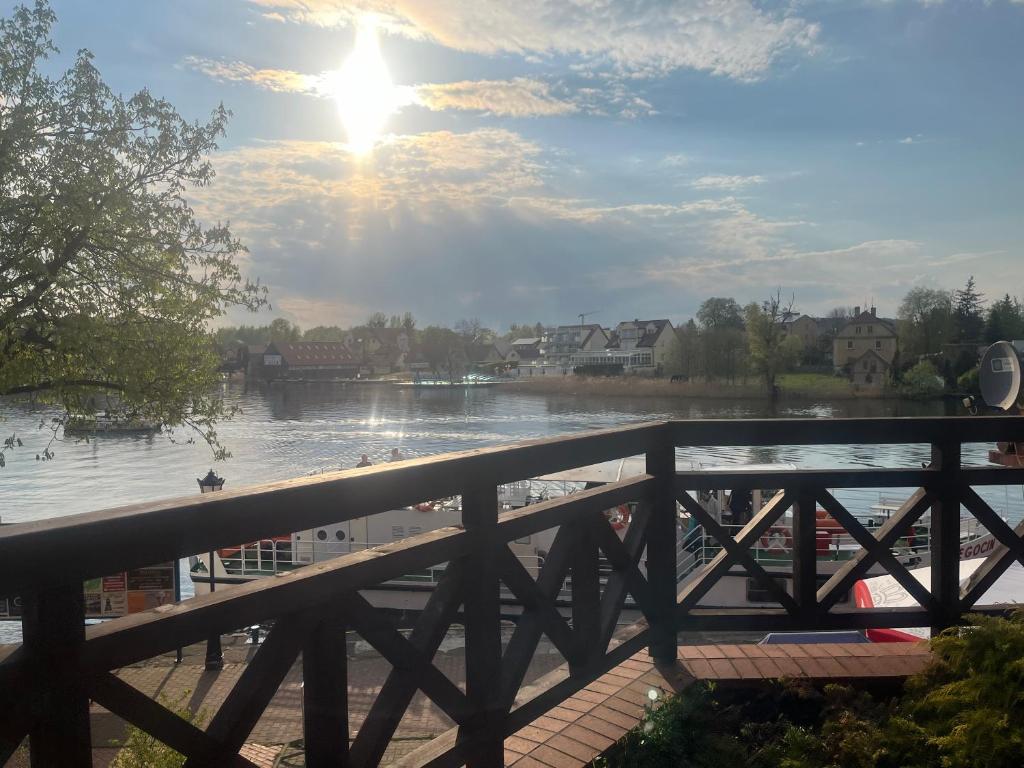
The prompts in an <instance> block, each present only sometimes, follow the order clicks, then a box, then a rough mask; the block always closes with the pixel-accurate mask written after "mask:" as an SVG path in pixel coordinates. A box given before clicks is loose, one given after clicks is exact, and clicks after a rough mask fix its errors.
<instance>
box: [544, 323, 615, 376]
mask: <svg viewBox="0 0 1024 768" xmlns="http://www.w3.org/2000/svg"><path fill="white" fill-rule="evenodd" d="M607 343H608V334H607V333H606V332H605V330H604V329H603V328H602V327H601V326H600V325H597V324H596V323H590V324H586V325H560V326H558V327H557V328H555V331H554V333H553V334H551V336H550V338H549V340H548V345H547V350H546V352H547V353H546V355H545V361H546V362H548V363H551V364H553V365H560V366H569V365H570V358H571V357H572V356H573V355H574V354H576V353H577V352H594V351H597V350H602V349H604V348H605V345H606V344H607Z"/></svg>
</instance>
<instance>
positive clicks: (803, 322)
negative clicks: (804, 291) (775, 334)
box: [781, 315, 821, 349]
mask: <svg viewBox="0 0 1024 768" xmlns="http://www.w3.org/2000/svg"><path fill="white" fill-rule="evenodd" d="M818 323H819V321H818V320H816V319H815V318H813V317H811V316H810V315H800V316H799V317H797V318H795V319H789V320H784V321H783V322H782V323H781V328H782V335H783V337H784V338H786V337H789V336H795V337H796V338H798V339H800V342H801V343H802V344H803V347H804V349H814V348H815V347H817V346H818V338H819V336H820V335H821V330H820V327H819V325H818Z"/></svg>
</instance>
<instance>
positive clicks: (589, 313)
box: [576, 309, 600, 330]
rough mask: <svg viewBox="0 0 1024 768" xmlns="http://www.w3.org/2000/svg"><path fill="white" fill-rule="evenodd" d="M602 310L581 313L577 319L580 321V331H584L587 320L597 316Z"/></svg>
mask: <svg viewBox="0 0 1024 768" xmlns="http://www.w3.org/2000/svg"><path fill="white" fill-rule="evenodd" d="M598 312H600V310H597V309H592V310H590V311H589V312H580V313H579V314H578V315H576V317H578V318H579V319H580V329H581V330H582V329H583V321H584V320H586V319H587V318H588V317H590V315H596V314H598Z"/></svg>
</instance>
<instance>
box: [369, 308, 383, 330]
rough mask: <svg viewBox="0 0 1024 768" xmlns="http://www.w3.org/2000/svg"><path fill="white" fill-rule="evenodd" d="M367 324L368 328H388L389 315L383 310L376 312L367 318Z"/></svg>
mask: <svg viewBox="0 0 1024 768" xmlns="http://www.w3.org/2000/svg"><path fill="white" fill-rule="evenodd" d="M366 326H367V327H368V328H387V327H388V316H387V315H385V314H384V313H383V312H374V313H373V314H372V315H370V316H369V317H368V318H367V319H366Z"/></svg>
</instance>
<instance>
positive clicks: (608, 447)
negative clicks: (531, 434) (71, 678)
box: [0, 422, 667, 595]
mask: <svg viewBox="0 0 1024 768" xmlns="http://www.w3.org/2000/svg"><path fill="white" fill-rule="evenodd" d="M666 429H667V424H666V423H665V422H654V423H645V424H637V425H632V426H627V427H617V428H613V429H604V430H597V431H594V432H587V433H585V434H582V435H576V436H569V437H556V438H549V439H544V440H531V441H527V442H523V443H517V444H514V445H511V446H506V447H497V448H483V449H478V450H472V451H462V452H459V453H447V454H442V455H439V456H429V457H425V458H422V459H413V460H409V461H401V462H394V463H389V464H381V465H377V466H372V467H365V468H362V469H349V470H343V471H339V472H328V473H324V474H323V475H317V476H315V477H300V478H295V479H292V480H283V481H279V482H274V483H266V484H263V485H255V486H250V487H247V488H242V489H238V490H225V491H220V492H219V493H209V494H203V495H199V494H195V495H192V496H186V497H181V498H176V499H168V500H165V501H158V502H146V503H142V504H133V505H130V506H125V507H118V508H115V509H109V510H103V511H99V512H87V513H83V514H78V515H68V516H66V517H59V518H49V519H46V520H40V521H37V522H30V523H17V524H15V525H9V526H3V528H0V595H6V594H18V593H19V592H22V591H26V590H33V589H39V588H42V587H46V586H52V585H56V584H59V583H62V582H63V583H66V582H69V581H82V580H84V579H89V578H96V577H99V576H104V575H107V574H110V573H116V572H118V571H123V570H129V569H132V568H140V567H144V566H147V565H151V564H153V563H159V562H167V561H169V560H173V559H175V558H182V557H188V556H190V555H194V554H196V553H197V552H209V551H211V550H214V549H218V548H220V547H227V546H233V545H237V544H238V542H240V541H255V540H257V539H264V538H271V537H273V536H282V535H287V534H290V533H292V532H294V531H300V530H305V529H308V528H316V527H319V526H323V525H330V524H332V523H339V522H343V521H345V520H351V519H353V518H356V517H363V516H366V515H373V514H378V513H380V512H385V511H387V510H389V509H396V508H400V507H405V506H409V505H411V504H415V503H418V502H422V501H431V500H433V499H440V498H446V497H449V496H455V495H459V494H461V493H462V490H463V486H464V484H465V479H466V478H467V477H475V476H488V477H493V478H495V480H496V482H497V483H499V484H504V483H509V482H513V481H516V480H524V479H527V478H531V477H538V476H540V475H544V474H548V473H551V472H557V471H561V470H563V469H571V468H575V467H580V466H585V465H588V464H594V463H598V462H602V461H607V460H611V459H618V458H623V457H625V456H631V455H634V454H637V453H643V452H644V451H646V450H647V449H648V448H649V447H651V446H652V445H653V444H655V442H656V441H658V440H661V439H664V438H665V437H666V435H667V433H666V432H665V430H666ZM284 510H287V514H283V511H284Z"/></svg>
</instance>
